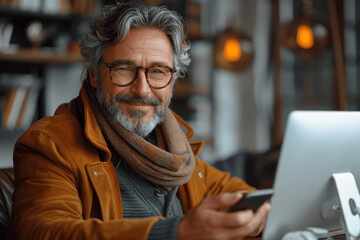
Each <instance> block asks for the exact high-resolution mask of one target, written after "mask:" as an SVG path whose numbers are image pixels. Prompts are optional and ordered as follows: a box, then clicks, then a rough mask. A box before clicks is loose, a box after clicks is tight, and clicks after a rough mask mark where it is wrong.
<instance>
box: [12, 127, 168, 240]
mask: <svg viewBox="0 0 360 240" xmlns="http://www.w3.org/2000/svg"><path fill="white" fill-rule="evenodd" d="M75 147H76V146H75ZM73 154H74V155H76V151H74V153H73ZM75 157H76V156H75ZM73 158H74V156H70V155H69V153H67V152H64V151H62V150H61V147H60V148H59V145H56V144H55V142H54V141H53V140H52V139H51V138H50V137H49V136H48V135H47V134H46V133H45V132H42V131H39V130H36V131H31V130H30V131H27V132H26V133H25V134H24V135H23V136H22V137H21V138H20V139H19V140H18V142H17V143H16V146H15V149H14V174H15V182H14V185H15V191H14V194H13V209H12V216H11V221H10V225H9V234H8V235H9V238H10V239H37V240H38V239H102V240H103V239H124V238H125V239H146V238H147V235H148V234H149V232H150V229H151V227H152V225H153V224H154V223H155V222H156V221H158V220H160V219H162V217H154V218H144V219H136V220H123V219H109V220H102V219H101V217H100V218H94V217H91V216H89V217H85V216H84V215H85V213H84V202H85V201H84V198H87V197H88V196H85V195H84V194H86V193H84V192H82V191H81V189H80V187H79V185H80V184H84V183H82V182H81V181H83V182H89V180H88V179H79V176H83V175H79V174H77V173H76V172H77V171H80V170H79V169H77V168H76V167H75V163H73V162H72V161H71V160H72V159H73ZM83 178H84V176H83ZM91 194H93V193H91ZM89 199H92V198H91V197H90V198H89ZM91 201H93V200H91ZM91 201H90V202H89V203H87V204H90V205H93V204H96V203H95V202H91ZM90 208H91V207H90Z"/></svg>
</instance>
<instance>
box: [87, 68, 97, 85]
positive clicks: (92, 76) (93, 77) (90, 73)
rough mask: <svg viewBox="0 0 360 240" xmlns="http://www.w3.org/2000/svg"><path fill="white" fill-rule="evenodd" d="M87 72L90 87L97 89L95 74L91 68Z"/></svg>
mask: <svg viewBox="0 0 360 240" xmlns="http://www.w3.org/2000/svg"><path fill="white" fill-rule="evenodd" d="M88 72H89V77H90V85H91V86H92V87H93V88H97V79H96V74H95V71H94V69H93V68H88Z"/></svg>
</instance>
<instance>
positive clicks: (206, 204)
mask: <svg viewBox="0 0 360 240" xmlns="http://www.w3.org/2000/svg"><path fill="white" fill-rule="evenodd" d="M242 197H243V194H242V193H241V192H233V193H222V194H219V195H217V196H214V197H209V198H206V199H204V200H203V202H202V203H201V207H202V208H208V209H212V210H218V209H221V208H226V207H231V206H232V205H234V204H235V203H237V202H238V201H239V200H240V199H241V198H242Z"/></svg>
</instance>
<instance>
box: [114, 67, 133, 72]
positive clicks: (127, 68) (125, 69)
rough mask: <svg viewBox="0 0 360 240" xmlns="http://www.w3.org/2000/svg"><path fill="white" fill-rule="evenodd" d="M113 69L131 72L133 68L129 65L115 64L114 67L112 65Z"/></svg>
mask: <svg viewBox="0 0 360 240" xmlns="http://www.w3.org/2000/svg"><path fill="white" fill-rule="evenodd" d="M114 71H130V72H133V71H134V68H132V67H130V66H116V67H114Z"/></svg>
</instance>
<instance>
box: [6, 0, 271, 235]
mask: <svg viewBox="0 0 360 240" xmlns="http://www.w3.org/2000/svg"><path fill="white" fill-rule="evenodd" d="M188 50H189V43H188V42H187V37H186V31H185V29H184V27H183V23H182V19H181V17H180V16H179V15H177V14H176V13H174V12H172V11H170V10H167V9H166V8H163V7H150V8H147V7H146V6H144V5H142V4H141V3H138V2H135V1H130V3H127V4H117V5H114V6H111V7H108V8H106V10H105V12H104V14H103V15H102V16H100V17H99V18H97V19H96V20H95V22H94V23H93V24H92V26H91V31H90V33H89V34H87V35H86V36H85V37H84V39H83V40H82V41H81V52H82V55H83V57H84V60H85V64H86V67H87V76H86V79H85V81H84V83H83V86H82V89H81V91H80V95H79V97H77V98H75V99H74V100H73V101H71V102H70V103H68V104H63V105H61V106H60V107H59V108H58V109H57V111H56V113H55V115H54V116H51V117H46V118H44V119H42V120H40V121H38V122H37V123H35V124H34V125H33V126H32V127H31V128H30V129H29V130H28V131H27V132H25V133H24V134H23V136H21V137H20V139H19V140H18V142H17V144H16V146H15V149H14V170H15V178H16V180H15V192H14V195H13V212H12V217H11V225H10V231H9V235H10V237H11V238H16V239H181V240H182V239H242V238H244V237H246V236H248V235H251V234H258V233H259V232H260V231H261V230H262V228H263V226H264V222H265V218H266V216H267V213H268V211H269V204H268V203H266V204H264V205H263V206H262V207H260V209H259V210H257V211H256V212H255V213H254V212H252V211H251V210H246V211H238V212H235V213H229V212H226V210H225V209H226V208H229V207H230V206H232V205H233V204H235V203H236V202H237V201H238V200H239V199H241V197H242V193H241V192H240V191H248V190H252V189H253V188H252V187H250V186H248V185H247V184H246V183H245V182H243V181H242V180H240V179H237V178H233V179H230V178H229V175H228V174H226V173H223V172H220V171H218V170H216V169H215V168H213V167H211V166H209V165H208V164H206V163H205V162H202V161H200V160H199V159H198V158H197V154H198V152H199V151H200V148H201V146H202V143H200V142H198V143H189V141H188V138H190V137H191V135H192V130H191V128H190V127H189V126H188V125H187V124H186V123H185V122H184V121H183V120H182V119H181V118H180V117H178V116H177V115H176V114H175V113H173V112H172V111H171V110H169V108H168V105H169V103H170V99H171V94H172V88H173V85H174V82H175V79H176V78H177V77H178V76H183V75H184V74H185V73H186V71H187V67H188V66H189V64H190V59H189V55H188V52H187V51H188ZM231 192H232V193H231Z"/></svg>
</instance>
